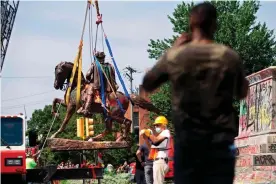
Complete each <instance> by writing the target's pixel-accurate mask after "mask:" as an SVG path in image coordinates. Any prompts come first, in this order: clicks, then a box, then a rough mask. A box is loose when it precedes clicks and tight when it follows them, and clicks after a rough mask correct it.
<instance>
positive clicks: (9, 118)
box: [0, 114, 26, 183]
mask: <svg viewBox="0 0 276 184" xmlns="http://www.w3.org/2000/svg"><path fill="white" fill-rule="evenodd" d="M25 125H26V123H25V117H24V115H23V114H18V115H1V150H0V153H1V178H2V179H1V180H2V181H10V183H16V182H19V183H22V181H25V179H26V162H25V160H26V153H25V150H26V140H25V129H26V127H25Z"/></svg>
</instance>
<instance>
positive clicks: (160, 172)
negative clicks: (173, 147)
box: [140, 116, 171, 184]
mask: <svg viewBox="0 0 276 184" xmlns="http://www.w3.org/2000/svg"><path fill="white" fill-rule="evenodd" d="M167 124H168V120H167V118H166V117H164V116H159V117H157V118H156V119H155V121H154V123H153V126H154V128H155V132H156V135H153V134H152V131H151V130H150V129H144V130H141V132H140V135H143V136H146V137H148V138H149V139H150V140H151V142H152V146H151V149H150V153H149V159H151V160H153V184H163V183H164V180H165V175H166V174H167V172H168V171H169V166H168V149H169V147H170V145H169V142H170V141H169V139H170V137H171V135H170V131H169V130H168V129H167Z"/></svg>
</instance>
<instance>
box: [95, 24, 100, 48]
mask: <svg viewBox="0 0 276 184" xmlns="http://www.w3.org/2000/svg"><path fill="white" fill-rule="evenodd" d="M98 29H99V25H97V29H96V38H95V47H94V51H95V52H96V49H97V41H98Z"/></svg>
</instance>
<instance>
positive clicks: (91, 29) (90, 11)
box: [89, 8, 94, 64]
mask: <svg viewBox="0 0 276 184" xmlns="http://www.w3.org/2000/svg"><path fill="white" fill-rule="evenodd" d="M92 21H93V16H92V9H91V8H90V9H89V48H90V59H91V64H92V63H93V60H92V49H93V43H94V40H93V27H92V23H91V22H92ZM91 40H92V41H91Z"/></svg>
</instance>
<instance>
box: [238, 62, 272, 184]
mask: <svg viewBox="0 0 276 184" xmlns="http://www.w3.org/2000/svg"><path fill="white" fill-rule="evenodd" d="M247 79H248V81H249V83H250V85H249V86H250V87H249V90H248V94H247V97H246V98H245V99H244V100H242V101H241V103H240V121H239V136H238V137H237V138H236V141H235V143H236V146H237V162H236V176H235V183H244V184H245V183H273V182H274V181H275V183H276V124H275V123H276V122H275V118H276V117H275V116H276V106H275V105H276V67H270V68H267V69H265V70H262V71H260V72H257V73H254V74H252V75H250V76H248V77H247Z"/></svg>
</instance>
